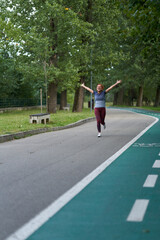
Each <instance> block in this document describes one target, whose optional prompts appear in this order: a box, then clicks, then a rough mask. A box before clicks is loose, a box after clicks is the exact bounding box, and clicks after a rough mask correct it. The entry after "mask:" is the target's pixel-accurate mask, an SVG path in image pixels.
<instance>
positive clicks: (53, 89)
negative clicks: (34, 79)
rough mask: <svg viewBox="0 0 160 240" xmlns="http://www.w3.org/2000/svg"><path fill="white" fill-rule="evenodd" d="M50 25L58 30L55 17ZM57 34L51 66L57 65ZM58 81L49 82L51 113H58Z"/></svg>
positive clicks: (52, 30) (49, 108) (53, 30)
mask: <svg viewBox="0 0 160 240" xmlns="http://www.w3.org/2000/svg"><path fill="white" fill-rule="evenodd" d="M50 26H51V32H52V33H54V32H55V31H56V24H55V20H54V19H53V18H51V19H50ZM57 42H58V40H57V34H55V36H54V39H53V45H52V51H53V54H52V55H51V57H50V66H52V65H53V66H54V67H57V61H58V58H57V54H56V53H54V50H55V48H56V47H57ZM57 83H58V81H57V80H56V82H50V83H49V84H48V112H49V113H56V110H57Z"/></svg>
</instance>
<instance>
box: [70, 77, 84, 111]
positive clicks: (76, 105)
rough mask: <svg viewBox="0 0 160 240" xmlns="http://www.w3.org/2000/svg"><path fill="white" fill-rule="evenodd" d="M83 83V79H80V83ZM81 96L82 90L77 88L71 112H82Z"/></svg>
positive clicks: (82, 94)
mask: <svg viewBox="0 0 160 240" xmlns="http://www.w3.org/2000/svg"><path fill="white" fill-rule="evenodd" d="M83 82H84V77H82V78H81V80H80V83H83ZM83 96H84V90H83V88H82V87H78V88H77V89H76V91H75V96H74V104H73V109H72V112H82V108H83Z"/></svg>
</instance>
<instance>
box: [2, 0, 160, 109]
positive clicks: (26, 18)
mask: <svg viewBox="0 0 160 240" xmlns="http://www.w3.org/2000/svg"><path fill="white" fill-rule="evenodd" d="M0 13H1V14H0V38H1V40H0V96H1V97H0V98H1V99H27V98H28V99H32V98H33V99H34V98H37V97H39V89H43V97H44V98H45V99H46V104H47V108H48V110H47V111H48V112H50V113H55V112H56V111H57V94H59V95H60V109H63V107H64V106H66V104H67V102H68V100H67V96H70V95H71V94H73V95H74V99H73V102H72V103H71V105H72V111H73V112H81V111H82V108H83V102H84V89H83V88H82V87H80V85H81V83H83V82H84V83H85V84H86V85H87V86H90V84H91V76H92V88H93V89H95V88H96V85H97V83H102V84H104V86H105V88H107V87H109V86H110V85H112V84H113V83H115V81H116V80H117V79H121V80H122V84H121V85H119V86H118V87H116V88H114V90H112V93H111V94H109V98H110V100H113V104H114V105H123V104H125V105H128V106H133V105H136V106H139V107H141V106H142V105H154V106H155V107H158V106H159V104H160V65H159V62H160V4H159V0H139V1H137V0H122V1H119V0H76V1H75V0H25V1H24V0H0ZM85 96H87V93H86V94H85ZM88 97H89V95H88Z"/></svg>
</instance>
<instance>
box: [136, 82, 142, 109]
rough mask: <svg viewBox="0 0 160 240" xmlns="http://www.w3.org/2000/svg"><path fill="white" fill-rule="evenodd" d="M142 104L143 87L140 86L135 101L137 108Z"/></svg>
mask: <svg viewBox="0 0 160 240" xmlns="http://www.w3.org/2000/svg"><path fill="white" fill-rule="evenodd" d="M142 102H143V86H140V87H139V93H138V99H137V107H142Z"/></svg>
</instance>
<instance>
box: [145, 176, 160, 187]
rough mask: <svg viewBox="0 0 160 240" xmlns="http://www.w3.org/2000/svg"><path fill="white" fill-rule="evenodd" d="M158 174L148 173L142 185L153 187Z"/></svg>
mask: <svg viewBox="0 0 160 240" xmlns="http://www.w3.org/2000/svg"><path fill="white" fill-rule="evenodd" d="M157 178H158V175H148V176H147V178H146V181H145V183H144V184H143V187H154V186H155V184H156V181H157Z"/></svg>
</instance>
